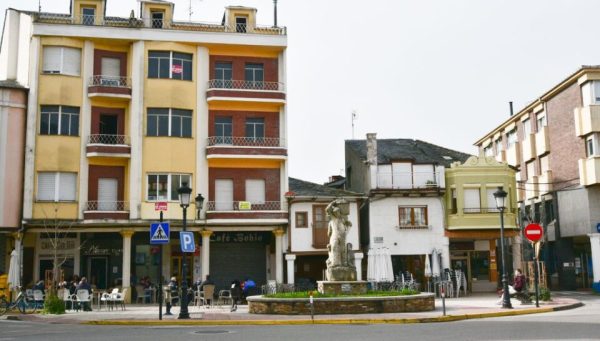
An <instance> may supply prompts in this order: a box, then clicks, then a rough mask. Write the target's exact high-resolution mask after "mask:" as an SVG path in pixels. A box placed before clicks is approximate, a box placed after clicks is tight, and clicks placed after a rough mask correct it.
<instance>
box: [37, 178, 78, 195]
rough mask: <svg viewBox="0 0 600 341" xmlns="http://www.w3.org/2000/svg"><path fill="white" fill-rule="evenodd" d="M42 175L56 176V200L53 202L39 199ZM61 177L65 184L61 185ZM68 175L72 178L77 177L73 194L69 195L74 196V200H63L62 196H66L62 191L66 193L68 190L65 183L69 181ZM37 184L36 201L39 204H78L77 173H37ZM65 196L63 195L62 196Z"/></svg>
mask: <svg viewBox="0 0 600 341" xmlns="http://www.w3.org/2000/svg"><path fill="white" fill-rule="evenodd" d="M40 174H52V175H54V198H53V199H51V200H43V199H39V197H40V187H39V185H40V181H39V177H40ZM61 175H62V177H64V178H63V183H61ZM66 175H70V176H74V177H75V181H74V183H73V185H74V186H73V193H69V194H72V198H73V199H61V197H62V196H65V195H64V194H63V193H62V192H61V190H62V191H65V190H66V189H67V187H66V186H65V182H66V181H67V178H66ZM37 177H38V180H37V184H36V201H39V202H76V201H77V173H75V172H38V173H37ZM61 194H63V195H61Z"/></svg>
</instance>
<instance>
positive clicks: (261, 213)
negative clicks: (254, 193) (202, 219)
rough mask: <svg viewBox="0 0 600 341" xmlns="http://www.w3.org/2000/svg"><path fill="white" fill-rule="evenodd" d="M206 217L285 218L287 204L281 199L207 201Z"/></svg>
mask: <svg viewBox="0 0 600 341" xmlns="http://www.w3.org/2000/svg"><path fill="white" fill-rule="evenodd" d="M206 210H207V213H206V214H207V218H208V219H239V218H253V219H261V218H262V219H273V218H279V219H285V218H287V213H286V210H287V204H286V203H285V202H281V201H262V202H249V201H208V203H207V206H206Z"/></svg>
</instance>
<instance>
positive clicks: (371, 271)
mask: <svg viewBox="0 0 600 341" xmlns="http://www.w3.org/2000/svg"><path fill="white" fill-rule="evenodd" d="M367 281H369V282H373V281H375V251H374V250H373V249H369V252H368V253H367Z"/></svg>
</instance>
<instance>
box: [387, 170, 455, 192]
mask: <svg viewBox="0 0 600 341" xmlns="http://www.w3.org/2000/svg"><path fill="white" fill-rule="evenodd" d="M443 176H444V174H443V173H442V172H393V173H386V172H378V173H377V188H378V189H426V188H431V189H435V188H440V187H443V182H442V181H443V180H444V179H443Z"/></svg>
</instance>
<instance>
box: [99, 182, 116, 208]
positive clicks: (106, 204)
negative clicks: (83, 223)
mask: <svg viewBox="0 0 600 341" xmlns="http://www.w3.org/2000/svg"><path fill="white" fill-rule="evenodd" d="M117 186H118V181H117V179H110V178H100V179H98V211H116V210H117Z"/></svg>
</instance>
